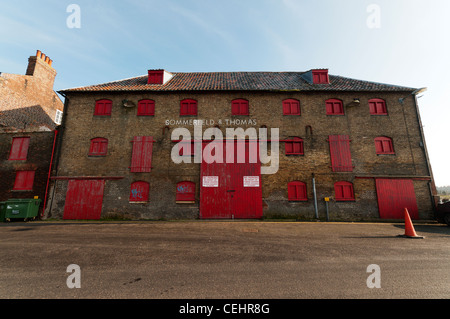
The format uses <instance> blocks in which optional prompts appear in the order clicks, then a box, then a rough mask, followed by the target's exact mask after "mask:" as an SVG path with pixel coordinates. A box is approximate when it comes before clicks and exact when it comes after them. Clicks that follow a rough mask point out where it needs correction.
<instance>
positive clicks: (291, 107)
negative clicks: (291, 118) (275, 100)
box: [283, 99, 300, 115]
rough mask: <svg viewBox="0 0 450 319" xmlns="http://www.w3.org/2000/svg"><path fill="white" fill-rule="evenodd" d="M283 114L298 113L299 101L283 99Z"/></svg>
mask: <svg viewBox="0 0 450 319" xmlns="http://www.w3.org/2000/svg"><path fill="white" fill-rule="evenodd" d="M283 115H300V101H299V100H295V99H286V100H284V101H283Z"/></svg>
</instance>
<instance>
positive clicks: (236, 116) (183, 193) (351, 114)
mask: <svg viewBox="0 0 450 319" xmlns="http://www.w3.org/2000/svg"><path fill="white" fill-rule="evenodd" d="M419 91H420V90H417V89H415V88H408V87H401V86H396V85H388V84H380V83H374V82H368V81H361V80H355V79H350V78H345V77H342V76H336V75H329V74H328V70H326V69H314V70H309V71H307V72H211V73H169V72H167V71H165V70H149V72H148V75H145V76H139V77H134V78H130V79H125V80H120V81H115V82H109V83H104V84H99V85H92V86H86V87H79V88H72V89H67V90H63V91H61V92H60V93H61V94H63V95H64V96H65V98H66V110H65V117H64V119H63V123H62V131H63V132H62V144H61V154H60V162H59V166H58V170H57V174H55V175H54V176H52V179H53V180H54V181H55V187H56V188H55V190H54V196H53V197H52V199H51V202H52V203H51V205H49V207H51V208H49V209H48V211H47V212H46V214H47V216H48V217H53V218H65V219H98V218H107V217H125V218H132V219H161V218H167V219H171V218H205V219H206V218H261V217H277V216H278V217H293V218H298V219H303V218H304V219H311V218H317V217H319V218H325V215H326V202H325V198H329V201H328V211H329V217H330V219H331V220H371V219H372V220H373V219H375V220H376V219H380V218H383V219H398V218H403V211H404V208H405V207H407V208H408V209H409V211H410V214H411V217H412V218H413V219H417V218H420V219H430V218H433V211H434V204H435V189H434V183H433V177H432V172H431V168H430V165H429V161H428V157H427V151H426V146H425V140H424V136H423V132H422V128H421V122H420V117H419V111H418V106H417V100H416V94H417V93H418V92H419ZM194 120H195V121H194ZM199 120H202V124H203V126H202V128H201V129H202V131H201V133H206V132H207V129H209V128H217V129H219V130H220V132H221V133H222V135H223V137H226V129H229V128H235V129H237V128H243V129H245V130H248V129H250V128H256V129H258V130H257V131H259V129H260V128H267V130H268V134H269V136H267V137H266V138H265V139H266V142H267V143H268V149H269V150H271V147H272V145H275V144H274V143H275V140H276V139H275V138H274V135H273V134H274V132H275V131H273V130H272V129H274V128H278V129H279V145H278V151H279V159H278V162H279V164H278V170H277V171H276V173H273V174H262V171H263V169H264V168H265V167H267V166H269V165H272V162H270V163H266V162H263V163H261V162H260V161H256V162H252V161H250V160H249V159H248V154H250V153H251V152H252V149H251V147H250V146H249V145H250V144H251V141H252V139H251V138H249V139H247V142H242V141H236V142H233V143H230V144H231V145H233V144H235V145H240V144H239V143H241V142H242V143H241V144H244V145H246V148H244V149H245V150H246V151H245V152H246V153H245V156H246V162H245V163H236V162H235V163H232V164H231V163H229V162H226V163H218V162H215V163H214V162H212V163H211V161H209V160H207V159H206V158H205V157H203V159H202V158H200V159H201V160H200V161H195V160H194V159H195V158H196V157H195V150H194V149H195V147H196V145H197V144H196V143H193V144H192V145H193V146H192V148H191V147H190V146H189V147H187V148H183V150H182V153H180V152H179V151H178V149H177V148H175V153H174V154H179V155H182V156H181V158H190V159H191V160H192V161H191V163H176V162H175V161H174V160H173V157H172V156H171V154H172V149H173V148H174V147H179V145H180V144H179V143H178V142H179V140H181V136H179V134H178V135H177V134H175V135H173V133H175V129H177V128H187V129H188V131H189V133H190V134H191V137H193V138H192V139H193V140H195V141H199V139H198V138H197V137H195V130H196V129H197V127H198V126H196V125H195V124H198V123H199ZM217 136H218V135H217V132H216V134H215V135H214V138H217ZM202 138H203V142H199V144H200V145H202V147H203V148H204V150H206V148H207V147H208V143H209V141H211V140H214V138H212V136H208V137H205V136H203V137H200V140H201V139H202ZM227 141H230V139H228V140H227ZM238 148H239V146H236V147H235V148H234V150H235V151H236V150H237V149H238ZM222 150H223V152H224V153H226V154H227V156H228V154H229V153H228V152H229V151H228V149H226V150H225V149H222ZM275 150H277V149H275ZM218 151H219V148H217V149H216V150H215V152H218ZM230 153H231V151H230ZM193 154H194V156H192V155H193ZM197 154H198V153H197ZM209 154H210V156H213V155H214V156H215V155H216V153H214V152H210V153H209ZM269 154H270V155H275V151H274V150H271V151H270V153H269ZM272 161H275V158H272Z"/></svg>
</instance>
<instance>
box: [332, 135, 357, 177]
mask: <svg viewBox="0 0 450 319" xmlns="http://www.w3.org/2000/svg"><path fill="white" fill-rule="evenodd" d="M328 141H329V143H330V155H331V167H332V170H333V172H352V171H353V165H352V156H351V153H350V139H349V136H348V135H330V136H329V139H328Z"/></svg>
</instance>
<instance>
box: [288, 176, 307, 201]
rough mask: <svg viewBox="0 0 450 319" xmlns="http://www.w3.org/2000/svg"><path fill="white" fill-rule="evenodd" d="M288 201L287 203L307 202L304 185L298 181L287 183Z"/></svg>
mask: <svg viewBox="0 0 450 319" xmlns="http://www.w3.org/2000/svg"><path fill="white" fill-rule="evenodd" d="M288 199H289V201H307V200H308V194H307V192H306V184H305V183H303V182H299V181H293V182H290V183H288Z"/></svg>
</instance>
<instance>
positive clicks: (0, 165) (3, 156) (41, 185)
mask: <svg viewBox="0 0 450 319" xmlns="http://www.w3.org/2000/svg"><path fill="white" fill-rule="evenodd" d="M55 76H56V71H55V69H54V68H53V67H52V60H50V58H49V57H48V56H46V55H45V54H43V53H42V52H40V51H37V53H36V55H35V56H31V57H30V58H29V59H28V67H27V70H26V73H25V75H20V74H10V73H3V72H2V73H0V176H1V178H0V201H5V200H8V199H12V198H34V197H35V196H38V197H39V198H40V199H42V201H43V202H44V199H45V195H46V191H47V189H48V187H47V185H48V180H49V179H48V177H49V168H50V164H51V160H52V153H53V151H54V145H55V141H56V138H55V137H56V135H57V127H58V124H59V123H60V121H61V118H62V112H63V108H64V104H63V102H62V101H61V99H60V98H59V97H58V95H57V94H56V92H55V91H54V90H53V84H54V80H55ZM43 202H42V203H41V210H42V208H43V206H44V203H43Z"/></svg>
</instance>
